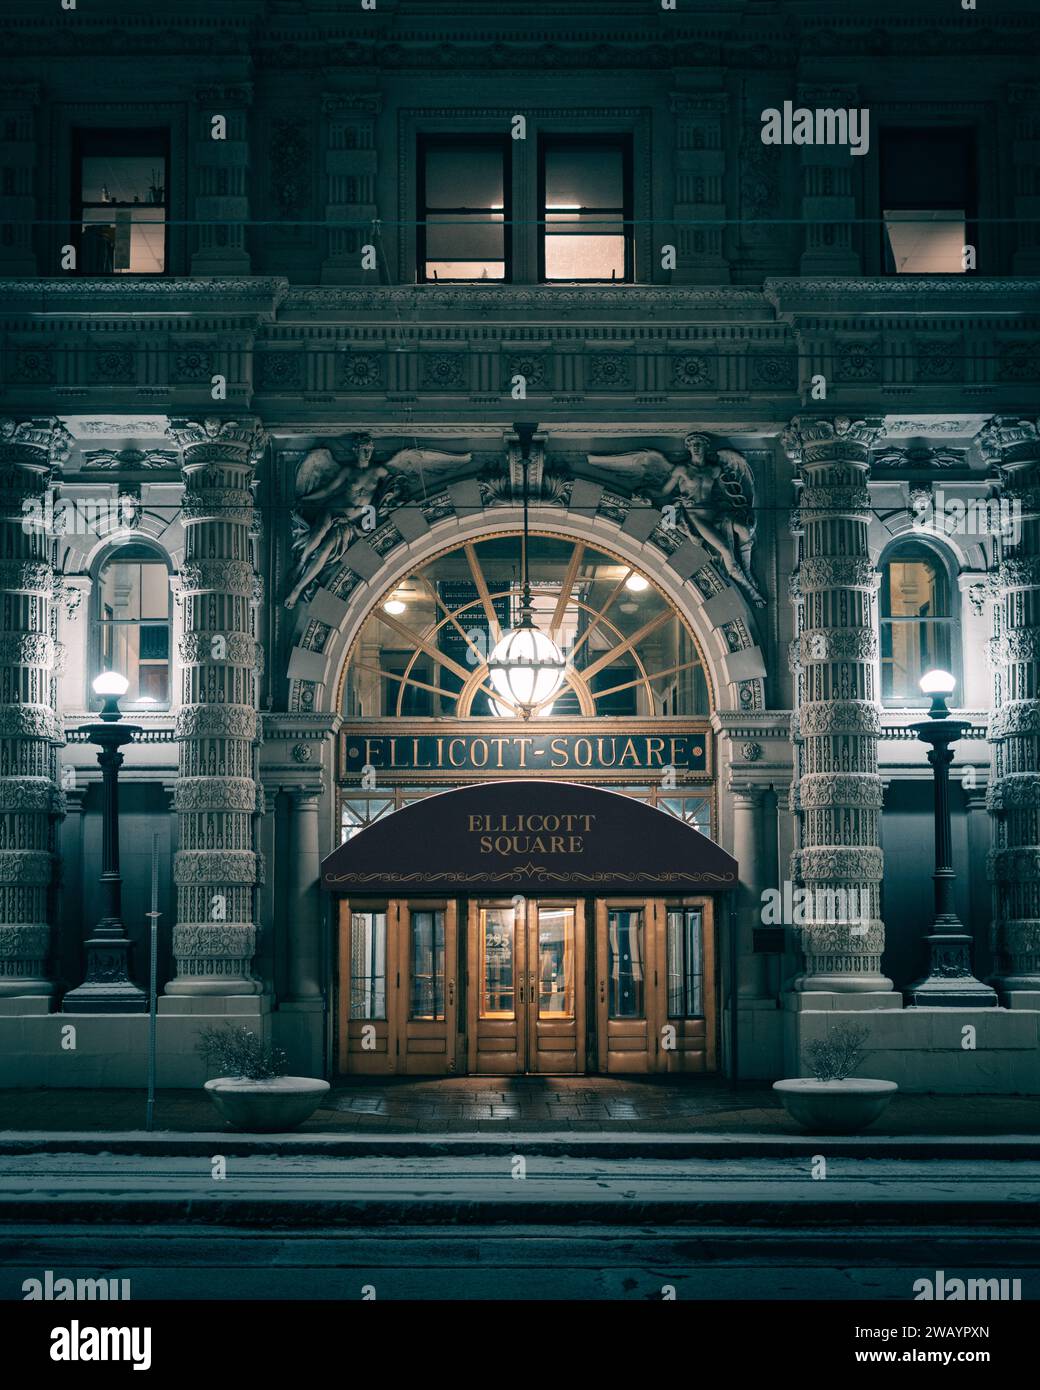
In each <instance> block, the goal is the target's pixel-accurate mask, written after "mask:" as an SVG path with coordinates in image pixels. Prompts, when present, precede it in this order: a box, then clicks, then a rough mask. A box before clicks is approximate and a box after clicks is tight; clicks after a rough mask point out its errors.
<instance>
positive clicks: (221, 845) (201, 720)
mask: <svg viewBox="0 0 1040 1390" xmlns="http://www.w3.org/2000/svg"><path fill="white" fill-rule="evenodd" d="M171 430H172V433H173V435H174V438H175V439H176V440H177V441H178V443H179V444H180V445H181V447H182V449H183V451H184V462H183V468H182V472H183V476H184V484H185V492H184V500H183V511H182V521H183V525H184V534H185V548H184V565H183V568H182V570H181V589H180V597H181V605H182V610H183V621H184V635H183V637H182V639H181V644H180V654H181V658H182V660H183V663H184V664H183V672H182V677H181V679H182V688H181V700H182V707H181V710H180V713H179V715H178V717H177V736H178V738H179V739H180V743H181V752H180V777H179V779H178V782H177V788H176V805H177V811H178V815H179V845H180V848H179V850H178V852H177V855H176V858H175V860H174V881H175V883H176V885H177V924H176V926H175V927H174V931H173V954H174V961H175V966H176V977H175V978H174V979H173V980H172V981H171V982H170V983H169V984H168V985H167V987H166V992H167V993H168V994H259V993H260V992H261V988H262V987H261V984H260V982H259V981H258V980H256V979H254V978H253V975H252V972H251V962H252V959H253V954H254V949H255V943H256V928H255V925H254V919H255V902H256V885H257V880H258V871H259V867H260V864H261V859H260V856H259V855H258V854H257V849H256V843H255V822H254V817H255V813H256V807H257V798H258V786H257V782H256V749H257V746H258V742H259V737H260V725H259V715H258V713H257V670H258V655H257V642H256V611H255V608H254V602H253V600H254V595H255V592H256V587H257V574H256V569H255V557H254V552H253V545H252V540H251V531H252V523H253V494H252V491H251V488H250V484H251V482H252V479H253V469H254V467H255V465H256V463H257V460H258V459H259V456H260V453H261V451H262V449H263V447H264V443H265V437H264V434H263V432H262V431H261V430H260V429H259V428H258V427H257V425H256V424H255V422H252V421H241V422H240V421H221V420H206V421H203V422H195V421H187V420H178V421H174V422H173V423H172V425H171Z"/></svg>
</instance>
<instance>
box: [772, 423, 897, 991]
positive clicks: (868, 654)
mask: <svg viewBox="0 0 1040 1390" xmlns="http://www.w3.org/2000/svg"><path fill="white" fill-rule="evenodd" d="M879 432H880V431H879V427H878V425H877V423H871V422H868V421H864V420H857V421H851V420H844V419H838V420H829V419H824V418H817V417H813V416H809V415H804V416H799V417H797V418H796V419H795V420H794V421H792V424H791V426H790V428H789V429H788V430H787V431H786V433H785V436H784V443H785V446H786V448H787V449H788V452H789V453H790V454H791V456H792V459H793V460H794V461H795V463H796V465H797V469H798V477H799V480H800V482H801V491H800V494H799V508H798V513H797V522H796V525H797V529H798V531H799V532H800V535H801V557H800V560H799V564H798V569H797V571H796V585H797V606H798V608H799V610H800V622H799V625H798V638H797V649H796V660H797V666H798V685H799V697H798V702H797V706H796V713H795V730H796V737H797V738H798V739H799V740H800V742H801V745H802V775H801V778H800V780H799V782H798V787H797V792H798V805H799V808H800V812H801V824H802V845H801V848H800V849H799V850H798V851H797V852H796V854H795V855H794V857H793V860H792V876H793V878H794V879H795V880H796V881H797V882H799V883H802V884H804V885H805V887H806V888H807V889H808V890H809V892H810V894H811V895H812V908H811V910H810V914H809V916H808V918H807V921H806V925H805V926H804V928H803V931H802V949H803V951H804V953H805V976H804V978H803V979H802V980H801V981H800V984H799V988H800V989H801V990H803V991H811V990H835V991H838V992H844V991H868V990H869V991H884V990H888V989H890V988H891V981H889V980H887V979H886V978H885V977H884V976H883V975H882V974H881V952H882V951H883V949H884V944H885V936H884V925H883V923H882V921H881V902H880V891H881V879H882V877H883V874H882V857H881V848H880V839H879V823H880V819H881V800H882V796H881V779H880V777H879V776H878V748H877V745H878V737H879V735H880V733H881V721H880V717H879V710H878V691H877V690H876V689H875V685H874V682H875V679H876V671H877V638H876V636H875V623H874V611H873V606H874V594H875V591H876V588H877V579H878V576H877V571H876V570H875V568H874V565H873V563H872V561H871V558H870V549H869V545H868V539H867V530H868V522H869V514H870V496H869V493H868V490H867V475H868V471H869V465H868V454H869V449H870V445H871V443H872V442H873V440H874V439H876V438H877V436H878V434H879ZM829 894H835V895H837V896H836V897H835V898H833V899H832V898H830V897H829V896H828V895H829ZM853 895H854V896H853ZM846 896H848V899H849V901H850V902H855V904H856V906H857V908H859V907H860V906H861V904H862V903H863V902H864V901H865V902H866V904H867V905H868V909H869V910H868V911H867V912H865V913H857V914H856V915H857V916H860V917H861V918H862V920H861V921H853V920H852V916H853V914H850V913H848V912H846V913H845V914H841V913H840V912H839V913H834V915H835V916H838V917H839V918H840V917H841V916H842V915H844V916H845V920H837V921H836V920H833V917H832V915H831V914H830V913H826V912H824V910H823V908H824V906H826V905H828V904H829V903H830V902H835V903H838V902H841V901H842V900H843V899H844V898H846Z"/></svg>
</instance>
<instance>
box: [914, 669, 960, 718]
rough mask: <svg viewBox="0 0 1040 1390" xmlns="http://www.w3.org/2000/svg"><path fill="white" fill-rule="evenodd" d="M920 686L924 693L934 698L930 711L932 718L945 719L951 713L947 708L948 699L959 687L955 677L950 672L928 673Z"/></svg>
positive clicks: (921, 680)
mask: <svg viewBox="0 0 1040 1390" xmlns="http://www.w3.org/2000/svg"><path fill="white" fill-rule="evenodd" d="M919 684H920V686H921V691H922V693H923V694H925V695H930V696H931V697H932V707H931V709H930V710H929V711H928V713H929V715H930V716H931V718H932V719H945V718H946V716H947V715H948V714H949V712H950V711H949V710H948V709H947V708H946V697H947V695H952V694H953V692H954V690H955V689H956V686H957V682H956V680H955V679H954V677H953V676H951V675H950V673H949V671H938V670H935V671H926V672H925V673H924V675H923V676H922V677H921V679H920V682H919Z"/></svg>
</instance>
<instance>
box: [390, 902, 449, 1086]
mask: <svg viewBox="0 0 1040 1390" xmlns="http://www.w3.org/2000/svg"><path fill="white" fill-rule="evenodd" d="M398 907H399V914H400V915H399V920H400V931H399V938H400V949H399V954H398V957H397V959H398V960H399V962H400V965H399V966H398V967H397V969H398V974H397V976H396V978H397V979H398V980H399V982H400V990H399V994H400V1006H399V1011H398V1012H399V1015H400V1017H399V1019H398V1023H397V1029H396V1035H397V1038H398V1044H397V1050H398V1068H399V1070H401V1071H404V1072H411V1073H414V1074H417V1075H426V1076H431V1075H444V1074H445V1073H449V1072H453V1071H454V1070H455V1049H456V1046H457V1044H458V1020H457V1014H456V1004H455V976H456V972H457V970H458V933H457V930H456V920H457V918H456V907H455V903H454V902H417V901H414V900H413V901H411V902H401V903H399V904H398Z"/></svg>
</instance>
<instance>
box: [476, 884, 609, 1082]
mask: <svg viewBox="0 0 1040 1390" xmlns="http://www.w3.org/2000/svg"><path fill="white" fill-rule="evenodd" d="M467 937H468V944H469V970H468V976H467V978H468V981H469V983H470V991H471V994H472V996H473V997H472V998H471V1000H470V1007H469V1013H470V1024H471V1026H470V1028H469V1040H468V1041H469V1047H468V1055H469V1070H470V1072H471V1073H475V1074H485V1075H486V1074H488V1073H490V1074H492V1075H496V1076H501V1075H508V1074H511V1073H516V1072H533V1073H536V1074H537V1073H540V1072H554V1073H570V1074H574V1073H577V1072H584V1071H585V1060H586V1058H585V1048H586V1027H585V996H586V992H587V991H586V971H585V904H584V902H583V900H581V899H547V898H539V899H534V898H519V897H518V898H516V899H514V900H506V901H505V902H480V901H472V900H471V901H470V903H469V910H468V930H467Z"/></svg>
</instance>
